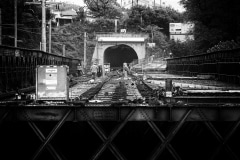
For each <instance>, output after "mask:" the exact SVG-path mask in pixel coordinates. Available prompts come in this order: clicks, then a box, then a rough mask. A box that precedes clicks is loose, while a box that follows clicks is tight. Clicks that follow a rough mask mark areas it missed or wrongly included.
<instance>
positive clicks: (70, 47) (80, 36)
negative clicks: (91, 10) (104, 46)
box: [47, 22, 94, 65]
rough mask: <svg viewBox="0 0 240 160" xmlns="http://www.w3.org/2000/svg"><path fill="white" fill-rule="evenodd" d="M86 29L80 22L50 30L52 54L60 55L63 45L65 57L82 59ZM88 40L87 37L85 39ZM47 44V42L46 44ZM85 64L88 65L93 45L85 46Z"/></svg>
mask: <svg viewBox="0 0 240 160" xmlns="http://www.w3.org/2000/svg"><path fill="white" fill-rule="evenodd" d="M85 31H86V27H85V26H83V25H82V24H81V23H80V22H74V23H72V24H68V25H64V26H61V27H57V28H53V30H52V53H53V54H57V55H62V48H63V47H62V46H63V44H64V45H65V52H66V56H67V57H71V58H79V59H83V57H84V55H83V52H84V32H85ZM87 40H91V39H89V37H88V38H87ZM47 43H48V42H47ZM86 51H87V52H86V53H87V63H88V65H89V64H90V61H91V58H92V55H93V51H94V45H92V44H87V49H86Z"/></svg>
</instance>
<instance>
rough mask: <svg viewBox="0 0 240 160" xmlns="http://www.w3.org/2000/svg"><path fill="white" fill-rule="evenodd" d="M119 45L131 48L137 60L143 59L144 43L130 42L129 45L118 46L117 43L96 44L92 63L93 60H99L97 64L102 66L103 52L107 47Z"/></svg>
mask: <svg viewBox="0 0 240 160" xmlns="http://www.w3.org/2000/svg"><path fill="white" fill-rule="evenodd" d="M121 44H124V45H127V46H129V47H131V48H132V49H133V50H134V51H135V52H136V53H137V56H138V59H143V58H145V55H146V44H145V43H144V42H141V43H134V42H131V43H119V44H117V42H115V43H114V42H111V43H98V44H97V45H96V47H95V49H94V53H93V58H92V61H94V60H95V59H99V64H100V65H102V64H103V63H104V53H105V50H106V49H107V48H109V47H112V46H116V45H121Z"/></svg>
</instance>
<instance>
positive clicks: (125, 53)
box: [104, 44, 138, 68]
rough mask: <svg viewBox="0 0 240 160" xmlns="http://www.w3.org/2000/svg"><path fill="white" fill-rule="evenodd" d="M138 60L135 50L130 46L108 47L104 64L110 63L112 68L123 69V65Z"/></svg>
mask: <svg viewBox="0 0 240 160" xmlns="http://www.w3.org/2000/svg"><path fill="white" fill-rule="evenodd" d="M135 59H138V56H137V53H136V52H135V50H134V49H133V48H131V47H129V46H128V45H124V44H121V45H116V46H112V47H108V48H107V49H106V50H105V52H104V62H105V63H110V65H111V67H114V68H115V67H122V66H123V63H124V62H126V63H131V62H132V61H133V60H135Z"/></svg>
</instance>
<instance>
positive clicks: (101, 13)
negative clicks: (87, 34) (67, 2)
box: [84, 0, 122, 19]
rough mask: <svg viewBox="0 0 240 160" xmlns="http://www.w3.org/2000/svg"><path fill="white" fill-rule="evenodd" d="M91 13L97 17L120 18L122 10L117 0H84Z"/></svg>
mask: <svg viewBox="0 0 240 160" xmlns="http://www.w3.org/2000/svg"><path fill="white" fill-rule="evenodd" d="M84 2H85V4H86V5H87V7H88V9H89V10H90V14H91V15H93V16H94V17H96V18H100V17H105V18H110V19H114V18H116V17H118V18H120V17H121V15H122V13H121V12H122V10H121V8H120V6H119V4H118V3H117V1H116V0H84Z"/></svg>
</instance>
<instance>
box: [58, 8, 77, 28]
mask: <svg viewBox="0 0 240 160" xmlns="http://www.w3.org/2000/svg"><path fill="white" fill-rule="evenodd" d="M53 14H54V15H55V21H56V23H57V26H62V25H64V24H68V23H72V22H73V20H74V18H76V16H77V12H76V11H75V10H74V9H71V10H67V11H57V12H56V11H55V12H53Z"/></svg>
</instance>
